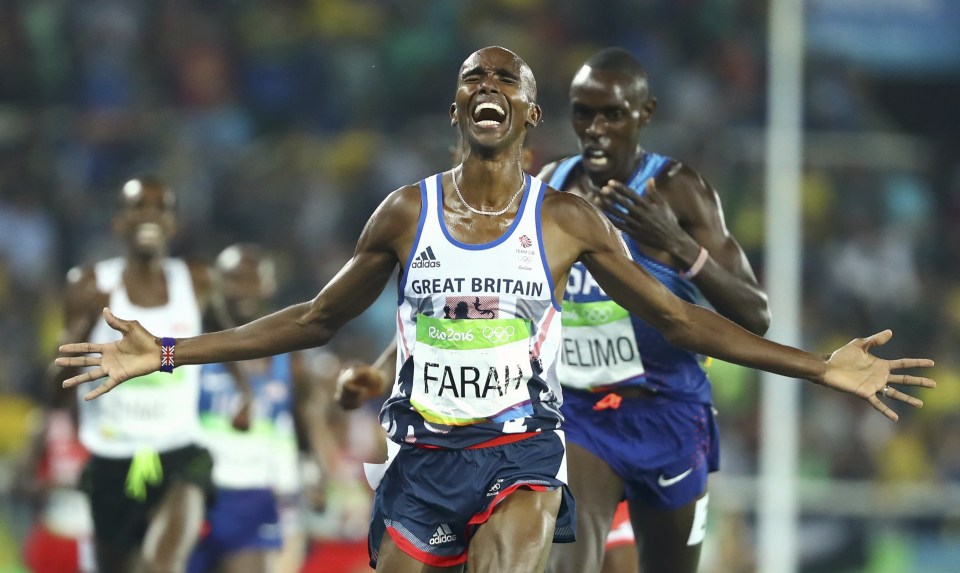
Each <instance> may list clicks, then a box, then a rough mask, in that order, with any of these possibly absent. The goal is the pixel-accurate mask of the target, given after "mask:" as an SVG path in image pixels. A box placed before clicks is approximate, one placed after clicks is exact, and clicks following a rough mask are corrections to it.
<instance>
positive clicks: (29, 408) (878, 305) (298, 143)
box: [0, 0, 960, 573]
mask: <svg viewBox="0 0 960 573" xmlns="http://www.w3.org/2000/svg"><path fill="white" fill-rule="evenodd" d="M797 1H799V0H797ZM767 10H768V6H767V3H766V2H764V1H761V0H662V1H654V0H647V1H640V0H606V1H604V2H587V1H574V0H561V1H553V2H549V1H547V0H483V1H467V0H461V1H457V2H450V1H447V2H443V1H434V2H430V1H415V0H379V1H377V0H271V1H267V0H165V1H163V2H155V1H151V0H0V339H2V340H3V344H2V345H0V572H3V573H6V572H22V571H27V569H26V568H25V566H24V565H22V562H21V558H22V555H21V553H22V552H21V544H22V541H23V538H24V535H25V534H26V531H27V530H28V528H29V525H30V523H31V520H32V519H33V518H34V509H35V508H34V507H33V504H31V503H30V502H29V501H28V496H27V495H26V494H25V493H24V492H23V491H22V487H20V486H19V485H18V484H20V482H21V481H22V477H18V468H19V467H20V464H21V463H22V460H23V458H24V456H25V455H26V450H27V449H28V448H27V445H28V442H29V436H30V434H31V431H32V429H33V428H35V427H36V424H37V423H38V419H40V403H41V397H42V380H43V372H44V371H45V369H46V368H47V366H48V364H49V362H50V360H51V359H52V357H53V355H54V352H55V348H56V344H57V342H56V341H57V336H58V333H59V330H60V327H61V325H62V313H63V308H62V292H63V289H64V282H65V275H66V272H67V270H68V269H69V268H71V267H72V266H75V265H78V264H88V263H92V262H94V261H96V260H99V259H102V258H106V257H110V256H116V255H118V254H120V253H121V252H122V245H120V244H118V243H117V242H116V241H115V240H114V238H113V237H112V235H111V228H110V217H111V215H112V213H113V207H114V205H115V203H114V200H115V196H116V194H117V191H118V189H119V187H120V186H121V185H122V183H123V182H124V181H125V180H126V179H128V178H129V177H131V176H133V175H136V174H140V173H144V172H155V173H158V174H160V175H162V176H163V177H165V178H166V179H167V180H168V181H169V182H170V183H171V185H172V186H173V188H174V189H175V190H176V191H177V193H178V195H179V197H180V216H181V223H182V226H183V228H182V232H181V233H180V234H179V236H178V237H177V240H176V243H175V249H174V253H175V254H177V255H183V256H190V257H196V258H201V259H207V260H209V259H211V258H212V257H213V256H214V255H215V254H216V253H217V252H219V251H220V250H221V249H222V248H224V247H225V246H227V245H228V244H230V243H233V242H236V241H241V240H242V241H251V242H257V243H261V244H262V245H264V246H266V247H267V248H268V249H270V250H271V251H272V252H273V253H274V255H275V256H276V257H277V262H278V270H279V271H280V283H281V289H282V290H281V302H282V303H284V304H286V303H292V302H299V301H302V300H305V299H307V298H311V297H312V296H313V295H314V294H315V293H316V292H317V291H318V290H319V288H320V287H321V286H322V285H323V284H324V283H325V281H326V280H328V279H329V278H330V277H331V276H332V275H333V274H334V273H335V272H336V270H337V269H338V268H339V267H340V266H341V265H342V264H343V263H344V262H345V261H346V259H347V258H348V257H349V256H350V254H351V252H352V248H353V245H354V244H355V241H356V239H357V237H358V234H359V231H360V229H361V227H362V225H363V223H364V222H365V221H366V219H367V217H368V216H369V215H370V213H371V212H372V210H373V209H374V208H375V207H376V205H377V204H378V203H379V202H380V201H381V200H382V199H383V197H384V196H385V195H386V194H387V193H388V192H390V191H392V190H393V189H395V188H397V187H399V186H401V185H404V184H407V183H411V182H413V181H416V180H418V179H419V178H421V177H423V176H426V175H429V174H432V173H435V172H437V171H440V170H443V169H446V168H447V167H448V166H449V162H450V154H449V147H450V145H451V144H452V143H454V140H455V132H454V131H453V129H452V128H451V127H450V126H449V118H448V108H449V104H450V102H451V101H452V97H453V91H454V87H455V77H456V72H457V70H458V68H459V65H460V63H461V62H462V61H463V59H464V58H465V57H466V56H467V55H468V54H469V53H470V52H472V51H473V50H475V49H477V48H480V47H483V46H486V45H492V44H493V45H502V46H505V47H508V48H510V49H512V50H514V51H515V52H517V53H518V54H519V55H521V57H523V58H524V59H525V60H526V61H527V62H528V63H529V64H530V66H531V67H532V68H533V70H534V73H535V74H536V76H537V79H538V83H539V88H540V94H539V97H540V104H541V105H542V107H543V111H544V120H545V121H544V122H543V124H541V126H540V127H538V128H537V129H536V130H534V131H533V132H532V133H531V135H530V137H529V138H528V144H529V146H530V147H531V148H532V149H533V151H534V165H533V168H532V171H533V172H534V173H535V172H536V171H537V170H539V168H540V167H541V166H542V165H543V164H544V163H545V162H547V161H550V160H552V159H555V158H557V157H559V156H562V155H569V154H572V153H575V152H576V151H577V146H576V141H575V139H574V137H573V134H572V130H571V128H570V126H569V120H568V115H569V110H568V106H567V102H566V93H567V87H568V85H569V82H570V80H571V78H572V76H573V73H574V71H575V70H576V68H577V67H579V65H580V64H581V63H582V62H583V60H584V59H585V58H586V57H587V56H588V55H590V54H591V53H592V52H594V51H595V50H597V49H599V48H601V47H605V46H610V45H617V46H622V47H625V48H627V49H629V50H631V51H632V52H633V53H634V54H636V55H637V56H638V57H639V58H640V59H641V61H643V62H644V64H645V65H646V66H647V68H648V72H649V76H650V84H651V88H652V90H653V93H654V95H656V96H657V98H658V100H659V107H658V109H657V112H656V115H655V116H654V119H653V122H652V123H651V125H650V126H649V128H648V129H647V131H646V132H645V136H644V138H643V141H644V144H645V146H646V147H648V148H650V149H651V150H655V151H657V152H660V153H665V154H668V155H672V156H674V157H676V158H678V159H681V160H682V161H684V162H686V163H688V164H690V165H692V166H693V167H694V168H695V169H697V170H699V171H700V172H701V173H702V174H703V175H704V176H705V177H706V178H707V179H708V180H709V181H710V182H711V183H712V184H713V185H714V186H715V187H716V188H717V189H718V191H719V193H720V195H721V199H722V201H723V204H724V207H725V213H726V218H727V223H728V225H729V227H730V228H731V230H732V232H733V233H734V234H735V235H736V237H737V238H738V239H739V241H740V242H741V244H742V245H743V247H744V248H745V250H746V251H747V253H748V256H749V257H750V260H751V262H752V264H753V266H754V268H755V269H756V270H757V271H758V275H759V276H760V278H761V282H762V281H763V275H764V260H763V245H764V227H763V208H764V205H763V201H764V190H763V184H764V133H765V132H764V126H765V121H766V111H765V110H766V75H767V70H766V67H767V61H766V58H767V47H766V46H767ZM804 12H805V17H804V25H805V39H806V49H805V56H806V62H805V72H804V94H803V101H804V109H803V122H804V137H805V143H804V163H803V180H802V217H803V256H802V263H801V264H802V277H803V289H802V293H803V298H802V323H801V327H802V334H801V336H802V344H803V346H804V347H805V348H808V349H811V350H814V351H823V352H825V351H828V350H830V349H833V348H835V347H837V346H838V345H840V344H843V343H845V342H847V341H848V340H849V339H851V338H853V337H855V336H865V335H868V334H871V333H873V332H876V331H878V330H881V329H883V328H888V327H889V328H892V329H893V330H894V332H895V336H894V339H893V341H892V342H890V343H889V344H888V345H887V346H886V347H884V348H882V349H880V351H879V354H880V355H882V356H886V357H893V356H929V357H932V358H934V359H935V360H936V361H937V366H936V368H935V369H934V370H933V371H932V372H930V373H929V375H930V376H931V377H933V378H936V379H937V380H938V382H939V387H938V389H937V390H936V391H935V393H929V394H925V395H924V396H923V398H925V399H926V407H925V408H923V409H922V410H919V411H910V412H907V411H904V410H903V409H902V408H901V409H899V411H900V413H901V419H900V422H899V423H898V424H893V423H890V422H889V421H887V420H886V419H885V418H883V417H882V416H880V415H878V414H877V413H876V412H874V411H873V410H872V409H870V408H869V407H868V406H866V405H865V404H864V403H863V402H861V401H859V400H856V399H853V398H846V397H841V396H838V395H835V394H833V393H830V392H828V391H826V390H823V389H820V388H817V387H814V386H812V385H809V384H803V388H802V398H801V400H802V405H801V412H802V414H801V416H802V419H801V426H800V440H801V444H800V460H799V467H800V476H799V477H800V482H799V485H800V488H799V491H800V509H801V521H800V534H801V535H800V539H799V541H798V543H799V551H800V569H801V571H803V572H809V573H813V572H830V573H844V572H850V573H852V572H871V573H878V572H897V573H907V572H914V571H915V572H954V573H955V572H956V571H960V355H958V352H957V351H958V344H960V282H958V278H960V276H958V275H960V264H958V262H960V152H958V150H960V129H958V127H957V126H960V106H958V105H957V102H958V101H960V32H958V30H960V2H956V1H954V0H883V1H879V0H876V1H866V0H807V2H806V3H805V10H804ZM391 299H392V297H391V296H385V297H381V300H380V301H379V302H378V303H377V304H376V305H375V306H374V307H373V308H371V309H370V311H368V312H367V313H365V314H364V315H363V316H362V317H361V318H359V319H358V320H357V321H355V322H354V323H353V324H352V325H351V326H350V327H349V328H348V329H347V331H345V332H343V333H342V334H341V335H340V336H339V337H338V338H337V339H336V341H335V343H334V344H333V345H332V348H331V350H332V352H333V353H335V354H336V355H337V356H338V357H339V359H340V360H348V361H349V360H365V361H369V360H372V359H374V358H375V357H376V356H377V354H378V353H379V351H380V349H381V348H382V346H383V345H384V344H386V343H387V342H388V341H389V340H390V339H391V336H392V329H391V325H392V318H393V313H394V309H395V307H394V306H393V303H392V301H391ZM774 321H776V316H774ZM316 362H317V364H318V366H317V367H318V368H321V369H323V368H332V367H333V366H332V364H334V363H335V362H331V361H329V360H327V359H318V360H317V361H316ZM708 372H709V374H710V376H711V379H712V380H713V383H714V395H715V400H716V406H717V408H718V410H719V412H720V416H719V422H720V427H721V436H722V444H723V446H722V448H723V449H722V470H721V473H720V474H719V475H718V476H716V478H715V479H714V480H713V482H712V485H711V503H712V507H713V509H712V510H711V511H712V513H711V516H710V533H709V535H708V541H707V546H706V547H705V554H704V560H703V561H704V565H703V570H704V571H707V572H740V571H744V572H745V571H754V570H755V568H756V563H755V555H756V511H755V504H756V498H755V492H756V482H755V479H756V474H757V469H758V447H759V446H758V445H759V443H760V441H761V440H762V438H763V436H762V435H760V432H759V430H758V416H759V413H758V394H759V391H758V385H759V383H758V377H757V376H756V374H755V373H754V372H751V371H748V370H744V369H741V368H738V367H733V366H730V365H727V364H723V363H718V362H713V363H711V365H710V366H709V370H708ZM785 383H789V382H785ZM375 413H376V412H375V408H371V409H370V410H363V411H361V412H359V413H357V414H355V415H354V417H355V418H357V419H363V420H368V419H370V418H371V417H373V416H375ZM342 427H343V428H345V430H344V431H345V432H347V433H348V434H349V433H350V432H353V434H351V435H348V436H346V437H345V438H344V443H346V444H350V443H360V444H363V443H364V437H365V436H366V435H367V434H369V426H367V425H366V424H365V423H345V424H342ZM363 447H364V446H362V445H361V446H356V447H354V448H353V449H354V450H362V449H363ZM344 451H345V452H346V453H344V456H345V459H349V456H350V455H351V454H350V453H349V451H351V450H350V446H349V445H348V446H344ZM348 465H351V467H354V470H355V471H359V463H358V462H357V463H355V464H348ZM351 491H352V492H353V493H350V494H349V495H350V499H351V501H350V503H349V504H346V505H351V507H353V506H356V508H355V509H354V510H352V511H353V513H354V514H357V515H361V516H363V518H364V519H365V518H366V516H365V513H364V512H365V511H366V510H367V509H366V508H367V506H366V505H365V504H366V503H368V498H367V497H366V493H365V492H363V491H360V493H357V492H356V490H351ZM328 494H329V495H328V496H327V501H326V502H325V505H326V506H327V507H325V508H324V507H319V506H317V507H313V506H311V507H307V508H305V515H306V516H307V518H308V519H307V525H308V527H310V528H311V529H310V531H311V533H312V535H313V536H314V537H315V538H316V539H317V540H318V541H319V542H324V541H331V540H333V541H337V540H338V539H339V538H356V537H358V536H359V537H361V538H362V536H363V531H362V527H361V531H359V532H357V531H356V530H357V527H352V526H347V525H345V524H344V523H339V522H338V521H337V519H338V518H337V517H336V516H337V515H339V514H337V513H336V512H335V511H333V510H331V509H330V507H329V506H331V505H332V506H337V504H338V503H339V501H338V500H340V499H341V498H338V490H332V491H331V492H328ZM308 505H309V504H308ZM313 505H314V506H316V505H317V504H313ZM320 505H324V504H320ZM348 513H349V512H348ZM351 515H353V514H351ZM331 516H332V517H331ZM343 519H347V517H344V518H343ZM361 521H362V520H361ZM316 570H317V571H322V570H324V569H322V568H321V569H316ZM330 570H331V571H332V570H333V569H330Z"/></svg>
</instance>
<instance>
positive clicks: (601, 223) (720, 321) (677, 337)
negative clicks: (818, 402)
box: [544, 193, 935, 420]
mask: <svg viewBox="0 0 960 573" xmlns="http://www.w3.org/2000/svg"><path fill="white" fill-rule="evenodd" d="M548 199H549V200H548V201H544V213H545V215H544V219H545V221H544V234H545V241H547V240H548V239H551V240H549V244H551V245H554V248H553V249H551V250H550V251H549V254H548V258H549V259H550V262H551V267H552V268H558V267H562V268H564V269H567V268H568V266H569V264H571V262H570V259H571V258H573V259H575V258H579V259H580V260H581V261H582V262H583V263H584V264H585V265H586V266H587V268H588V269H589V270H590V272H591V273H592V274H593V276H594V277H595V278H596V280H597V282H598V284H599V285H600V286H601V287H602V288H603V289H604V291H605V292H606V293H607V294H608V295H609V296H610V297H611V298H613V299H614V300H616V301H617V303H618V304H620V305H621V306H623V307H624V308H626V309H627V310H629V311H630V312H631V313H633V314H636V315H637V316H639V317H640V318H642V319H644V320H646V321H647V322H649V323H650V324H651V325H653V326H654V328H656V329H657V330H659V331H660V332H661V333H663V335H664V336H665V337H666V338H667V340H668V341H669V342H670V343H671V344H674V345H676V346H680V347H683V348H687V349H690V350H693V351H694V352H698V353H700V354H703V355H706V356H712V357H715V358H719V359H721V360H725V361H728V362H734V363H737V364H742V365H744V366H749V367H752V368H757V369H759V370H766V371H768V372H773V373H775V374H781V375H783V376H788V377H793V378H804V379H806V380H810V381H812V382H815V383H818V384H823V385H824V386H827V387H830V388H833V389H835V390H838V391H841V392H846V393H850V394H855V395H857V396H859V397H860V398H862V399H864V400H866V401H868V402H869V403H870V404H871V405H872V406H873V407H874V408H876V409H877V410H879V411H880V412H882V413H883V414H884V415H885V416H887V417H888V418H890V419H892V420H896V419H897V415H896V413H895V412H893V411H892V410H890V409H889V408H888V407H887V406H885V405H884V404H883V402H882V401H881V400H880V399H879V398H878V394H881V393H882V392H884V388H885V387H886V386H887V385H888V384H898V385H906V386H923V387H927V388H932V387H934V386H935V383H934V381H933V380H930V379H928V378H923V377H918V376H910V375H904V374H893V373H892V372H891V371H892V370H899V369H903V368H915V367H928V366H932V365H933V361H932V360H927V359H899V360H883V359H880V358H877V357H875V356H873V355H872V354H870V353H869V352H868V350H869V349H870V348H872V347H874V346H878V345H881V344H883V343H885V342H886V341H887V340H889V339H890V336H892V334H891V333H890V332H889V331H885V332H881V333H879V334H875V335H874V336H871V337H869V338H867V339H857V340H854V341H852V342H850V343H849V344H847V345H846V346H844V347H843V348H840V349H838V350H837V351H835V352H834V353H833V354H831V356H830V357H829V358H827V359H826V360H825V359H824V358H822V357H820V356H817V355H814V354H811V353H809V352H805V351H803V350H799V349H796V348H793V347H790V346H784V345H782V344H778V343H775V342H771V341H769V340H766V339H764V338H761V337H759V336H756V335H754V334H752V333H750V332H748V331H747V330H745V329H743V328H741V327H739V326H737V325H736V324H734V323H733V322H731V321H730V320H727V319H726V318H724V317H722V316H720V315H719V314H717V313H715V312H712V311H710V310H707V309H705V308H703V307H700V306H697V305H692V304H688V303H686V302H684V301H682V300H680V299H679V298H677V297H676V296H674V295H673V294H672V293H671V292H670V291H669V290H668V289H667V288H666V287H664V286H663V285H662V284H661V283H660V282H659V281H657V280H656V279H654V278H653V277H652V276H650V275H649V274H648V273H647V272H646V271H645V270H644V269H643V268H642V267H640V266H639V265H637V264H635V263H634V262H633V261H632V260H630V259H629V258H628V256H627V255H626V254H625V252H624V247H623V244H622V242H621V241H620V239H619V237H618V236H617V234H616V231H615V229H614V227H613V225H612V224H611V223H610V222H609V221H607V219H606V218H605V217H604V216H603V215H602V214H600V213H599V212H598V211H597V210H596V209H595V208H593V207H592V206H591V205H590V204H589V203H587V202H586V201H584V200H583V199H580V198H578V197H575V196H573V195H570V194H565V193H555V194H553V195H551V196H550V197H549V198H548ZM548 214H549V216H548ZM560 221H562V222H563V224H562V225H561V224H557V223H558V222H560ZM555 265H556V266H555ZM557 281H558V282H556V283H555V284H558V285H563V284H566V275H565V274H564V275H563V276H562V278H558V279H557ZM882 395H883V396H885V397H887V398H890V399H894V400H898V401H902V402H906V403H908V404H910V405H912V406H915V407H919V406H921V405H922V404H923V403H922V402H921V401H920V400H917V399H916V398H912V397H910V396H907V395H906V394H903V393H901V392H899V391H895V390H894V391H891V390H887V391H886V392H885V394H882Z"/></svg>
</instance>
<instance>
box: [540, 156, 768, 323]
mask: <svg viewBox="0 0 960 573" xmlns="http://www.w3.org/2000/svg"><path fill="white" fill-rule="evenodd" d="M554 168H555V166H550V167H548V169H547V170H545V171H544V173H545V176H549V174H551V173H552V171H553V170H554ZM607 187H608V189H609V191H610V193H608V194H600V195H597V196H595V200H594V203H595V204H596V205H597V206H598V207H600V208H601V209H602V210H604V211H607V212H609V213H614V214H615V215H616V216H617V217H616V218H615V219H614V220H613V221H612V222H613V224H614V226H616V227H617V228H618V229H620V230H622V231H623V232H625V233H626V234H627V235H629V236H630V237H632V238H633V239H634V240H636V241H637V243H638V244H640V245H642V247H641V248H643V250H644V253H645V254H646V255H648V256H650V257H652V258H654V259H657V260H659V261H660V262H663V263H664V264H667V265H669V266H671V267H674V268H677V269H680V270H686V269H689V268H690V267H691V266H692V265H693V263H694V261H695V260H696V259H697V256H698V255H699V254H700V247H701V246H702V247H704V248H706V249H707V251H708V252H709V255H710V256H709V257H708V258H707V261H706V264H705V265H704V266H703V268H702V269H701V270H700V272H699V273H697V275H696V276H695V277H694V278H693V282H694V284H696V285H697V288H699V289H700V292H701V293H702V294H703V296H704V297H705V298H706V299H707V300H708V301H709V302H710V304H711V305H712V306H713V307H714V308H715V309H716V311H717V312H719V313H720V314H721V315H723V316H725V317H726V318H728V319H730V320H732V321H733V322H736V323H737V324H739V325H740V326H742V327H744V328H746V329H747V330H749V331H750V332H753V333H754V334H757V335H760V336H762V335H763V334H764V333H765V332H766V331H767V329H768V328H769V327H770V310H769V307H768V304H767V296H766V294H765V293H764V292H763V290H761V288H760V285H759V284H758V283H757V278H756V276H755V275H754V274H753V269H752V268H751V267H750V262H749V261H748V260H747V257H746V255H745V254H744V253H743V249H742V248H741V247H740V244H739V243H737V240H736V239H735V238H734V236H733V235H731V234H730V233H729V231H728V230H727V228H726V224H725V222H724V218H723V208H722V206H721V204H720V199H719V196H718V195H717V192H716V190H715V189H714V188H713V187H712V186H710V184H709V183H707V182H706V181H705V180H704V179H703V177H701V176H700V174H699V173H697V172H696V171H694V170H693V169H690V168H689V167H687V166H685V165H682V164H680V163H676V162H674V163H672V164H671V165H669V166H668V167H667V168H666V169H664V170H663V171H662V172H661V173H660V175H659V176H658V177H657V178H656V180H655V184H654V183H653V182H650V181H648V183H647V190H646V192H645V193H644V195H642V196H638V195H637V193H636V192H635V191H633V190H632V189H630V188H629V187H627V186H626V185H625V184H623V183H622V182H619V181H615V180H611V181H610V182H609V183H608V185H607ZM618 207H620V208H623V209H627V210H628V212H629V216H626V217H622V212H621V211H619V210H618Z"/></svg>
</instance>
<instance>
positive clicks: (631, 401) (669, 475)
mask: <svg viewBox="0 0 960 573" xmlns="http://www.w3.org/2000/svg"><path fill="white" fill-rule="evenodd" d="M607 394H608V393H603V392H596V393H594V392H584V391H578V390H570V389H566V388H564V390H563V407H562V409H561V411H562V412H563V415H564V422H563V429H564V430H565V431H566V434H567V440H568V441H569V442H570V443H571V444H577V445H578V446H580V447H582V448H585V449H586V450H588V451H589V452H591V453H592V454H593V455H595V456H597V457H598V458H600V459H601V460H603V461H605V462H607V464H609V465H610V467H611V468H612V469H613V471H614V472H615V473H616V474H617V475H618V476H620V478H621V479H622V480H623V482H624V487H625V496H626V499H629V500H631V501H639V502H640V503H643V504H644V505H648V506H651V507H656V508H663V509H677V508H680V507H683V506H685V505H687V504H689V503H690V502H692V501H694V500H695V499H697V498H698V497H700V494H702V493H703V492H704V491H706V489H707V476H708V475H709V473H710V472H715V471H717V470H718V469H720V442H719V439H718V430H717V422H716V420H715V418H714V415H713V407H712V406H711V405H710V404H700V403H697V402H680V401H677V400H670V399H667V398H649V397H637V398H623V399H622V400H621V401H620V402H619V406H617V407H611V404H613V403H615V401H613V400H609V399H607V400H604V403H603V404H599V405H598V402H600V401H601V400H603V399H604V397H605V396H607ZM603 406H606V407H603Z"/></svg>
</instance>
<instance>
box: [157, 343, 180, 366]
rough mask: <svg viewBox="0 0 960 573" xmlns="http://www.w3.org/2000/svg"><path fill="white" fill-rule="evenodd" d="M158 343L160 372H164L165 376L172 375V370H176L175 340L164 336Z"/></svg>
mask: <svg viewBox="0 0 960 573" xmlns="http://www.w3.org/2000/svg"><path fill="white" fill-rule="evenodd" d="M159 341H160V368H159V371H160V372H166V373H167V374H172V373H173V369H174V368H176V351H177V339H175V338H173V337H170V336H164V337H161V338H160V339H159Z"/></svg>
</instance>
